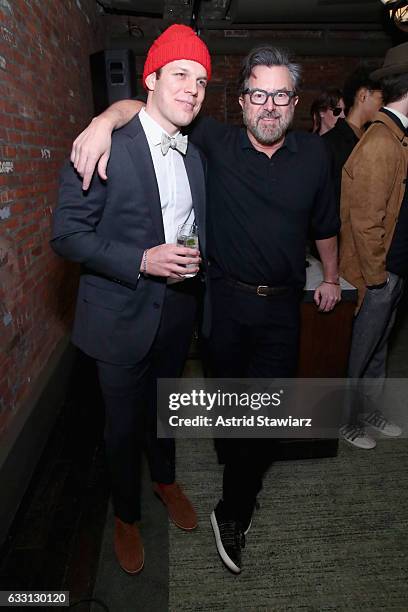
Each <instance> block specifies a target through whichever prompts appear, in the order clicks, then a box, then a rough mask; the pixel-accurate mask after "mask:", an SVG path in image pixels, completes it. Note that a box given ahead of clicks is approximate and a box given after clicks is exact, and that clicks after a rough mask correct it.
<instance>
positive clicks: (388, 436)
mask: <svg viewBox="0 0 408 612" xmlns="http://www.w3.org/2000/svg"><path fill="white" fill-rule="evenodd" d="M364 424H365V425H366V427H371V429H374V431H377V432H378V433H380V434H381V435H382V436H385V437H386V438H399V437H400V435H401V434H402V429H400V430H399V432H398V433H386V432H385V431H383V430H382V429H380V428H379V427H375V425H371V423H368V422H367V421H364Z"/></svg>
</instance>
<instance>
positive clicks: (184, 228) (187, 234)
mask: <svg viewBox="0 0 408 612" xmlns="http://www.w3.org/2000/svg"><path fill="white" fill-rule="evenodd" d="M177 244H178V246H184V247H190V248H192V249H198V228H197V226H196V224H195V223H184V224H183V225H179V227H178V229H177ZM193 267H194V264H186V268H193ZM195 275H196V272H193V273H192V274H184V277H185V278H192V277H193V276H195Z"/></svg>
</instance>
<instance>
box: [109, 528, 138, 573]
mask: <svg viewBox="0 0 408 612" xmlns="http://www.w3.org/2000/svg"><path fill="white" fill-rule="evenodd" d="M114 548H115V553H116V557H117V559H118V561H119V565H120V567H121V568H122V569H123V570H124V571H125V572H127V573H128V574H138V573H139V572H140V571H141V570H142V569H143V565H144V549H143V542H142V539H141V537H140V532H139V528H138V527H137V526H136V525H131V524H130V523H124V522H123V521H121V520H120V519H119V518H118V517H117V516H116V517H115V535H114Z"/></svg>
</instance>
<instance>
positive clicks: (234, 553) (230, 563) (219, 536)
mask: <svg viewBox="0 0 408 612" xmlns="http://www.w3.org/2000/svg"><path fill="white" fill-rule="evenodd" d="M211 525H212V528H213V531H214V536H215V543H216V546H217V550H218V553H219V555H220V557H221V559H222V561H223V563H224V564H225V565H226V566H227V567H228V569H229V570H231V572H234V574H240V573H241V549H242V548H244V547H245V534H244V530H243V527H242V525H241V523H240V522H239V521H235V520H234V519H230V518H228V517H227V516H225V514H224V513H223V511H222V502H221V501H220V502H218V504H217V507H216V508H215V509H214V510H213V512H212V513H211ZM250 526H251V525H250V524H249V525H248V526H247V529H246V531H249V528H250Z"/></svg>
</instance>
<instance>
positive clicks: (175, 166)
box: [139, 108, 194, 243]
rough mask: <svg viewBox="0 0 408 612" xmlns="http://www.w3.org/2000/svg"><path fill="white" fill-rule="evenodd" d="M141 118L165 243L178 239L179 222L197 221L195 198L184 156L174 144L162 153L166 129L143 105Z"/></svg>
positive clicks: (180, 223)
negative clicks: (192, 193)
mask: <svg viewBox="0 0 408 612" xmlns="http://www.w3.org/2000/svg"><path fill="white" fill-rule="evenodd" d="M139 119H140V123H141V124H142V127H143V130H144V132H145V134H146V138H147V142H148V144H149V148H150V153H151V156H152V160H153V166H154V171H155V174H156V180H157V185H158V188H159V194H160V203H161V210H162V216H163V226H164V235H165V239H166V243H175V242H177V228H178V226H179V225H182V224H184V223H194V210H193V201H192V197H191V190H190V184H189V182H188V177H187V172H186V168H185V166H184V161H183V156H182V154H181V153H179V152H178V151H176V150H175V149H171V148H170V149H169V150H168V152H167V153H166V155H163V153H162V152H161V147H160V145H161V138H162V134H163V132H165V133H166V134H167V132H166V131H165V130H163V128H162V127H161V126H160V125H159V124H158V123H157V122H156V121H155V120H154V119H152V118H151V117H150V115H149V114H148V113H147V112H146V110H145V109H144V108H142V110H141V111H140V113H139ZM168 135H169V136H170V134H168ZM172 136H176V134H172Z"/></svg>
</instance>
